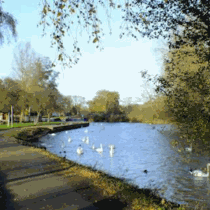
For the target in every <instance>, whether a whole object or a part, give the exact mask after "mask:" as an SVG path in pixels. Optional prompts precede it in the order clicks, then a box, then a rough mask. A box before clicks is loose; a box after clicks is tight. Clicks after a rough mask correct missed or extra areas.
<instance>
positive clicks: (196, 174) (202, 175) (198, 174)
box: [190, 163, 210, 177]
mask: <svg viewBox="0 0 210 210" xmlns="http://www.w3.org/2000/svg"><path fill="white" fill-rule="evenodd" d="M209 171H210V163H208V164H207V173H204V172H203V171H201V170H194V171H193V170H192V169H190V174H192V175H193V176H199V177H209Z"/></svg>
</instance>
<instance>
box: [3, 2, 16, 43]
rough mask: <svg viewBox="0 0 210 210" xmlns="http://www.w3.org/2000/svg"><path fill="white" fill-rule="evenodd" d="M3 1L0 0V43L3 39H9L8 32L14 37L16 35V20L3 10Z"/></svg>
mask: <svg viewBox="0 0 210 210" xmlns="http://www.w3.org/2000/svg"><path fill="white" fill-rule="evenodd" d="M3 3H4V1H2V0H0V45H2V44H3V43H4V42H5V39H7V40H8V41H9V40H10V34H12V36H13V37H14V38H16V37H17V31H16V25H17V20H16V19H15V18H14V17H13V15H12V14H10V13H8V12H6V11H4V10H3V6H2V4H3Z"/></svg>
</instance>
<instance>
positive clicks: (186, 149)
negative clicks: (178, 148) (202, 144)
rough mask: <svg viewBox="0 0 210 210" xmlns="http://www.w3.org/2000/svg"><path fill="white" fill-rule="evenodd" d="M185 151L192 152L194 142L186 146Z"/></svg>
mask: <svg viewBox="0 0 210 210" xmlns="http://www.w3.org/2000/svg"><path fill="white" fill-rule="evenodd" d="M185 151H187V152H192V143H191V144H190V147H186V148H185Z"/></svg>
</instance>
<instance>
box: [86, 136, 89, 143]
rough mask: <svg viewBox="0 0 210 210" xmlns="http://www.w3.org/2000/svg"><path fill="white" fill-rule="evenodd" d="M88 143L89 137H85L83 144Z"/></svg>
mask: <svg viewBox="0 0 210 210" xmlns="http://www.w3.org/2000/svg"><path fill="white" fill-rule="evenodd" d="M89 142H90V141H89V137H88V136H87V137H86V139H85V143H86V144H89Z"/></svg>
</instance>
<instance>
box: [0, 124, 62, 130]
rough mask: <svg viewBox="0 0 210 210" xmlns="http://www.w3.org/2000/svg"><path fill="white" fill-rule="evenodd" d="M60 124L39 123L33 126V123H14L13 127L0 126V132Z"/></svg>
mask: <svg viewBox="0 0 210 210" xmlns="http://www.w3.org/2000/svg"><path fill="white" fill-rule="evenodd" d="M60 124H61V122H50V123H48V122H40V123H37V124H36V125H34V123H14V124H13V126H12V127H11V126H9V127H8V126H7V125H0V130H8V129H11V128H21V127H28V126H40V125H60Z"/></svg>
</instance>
